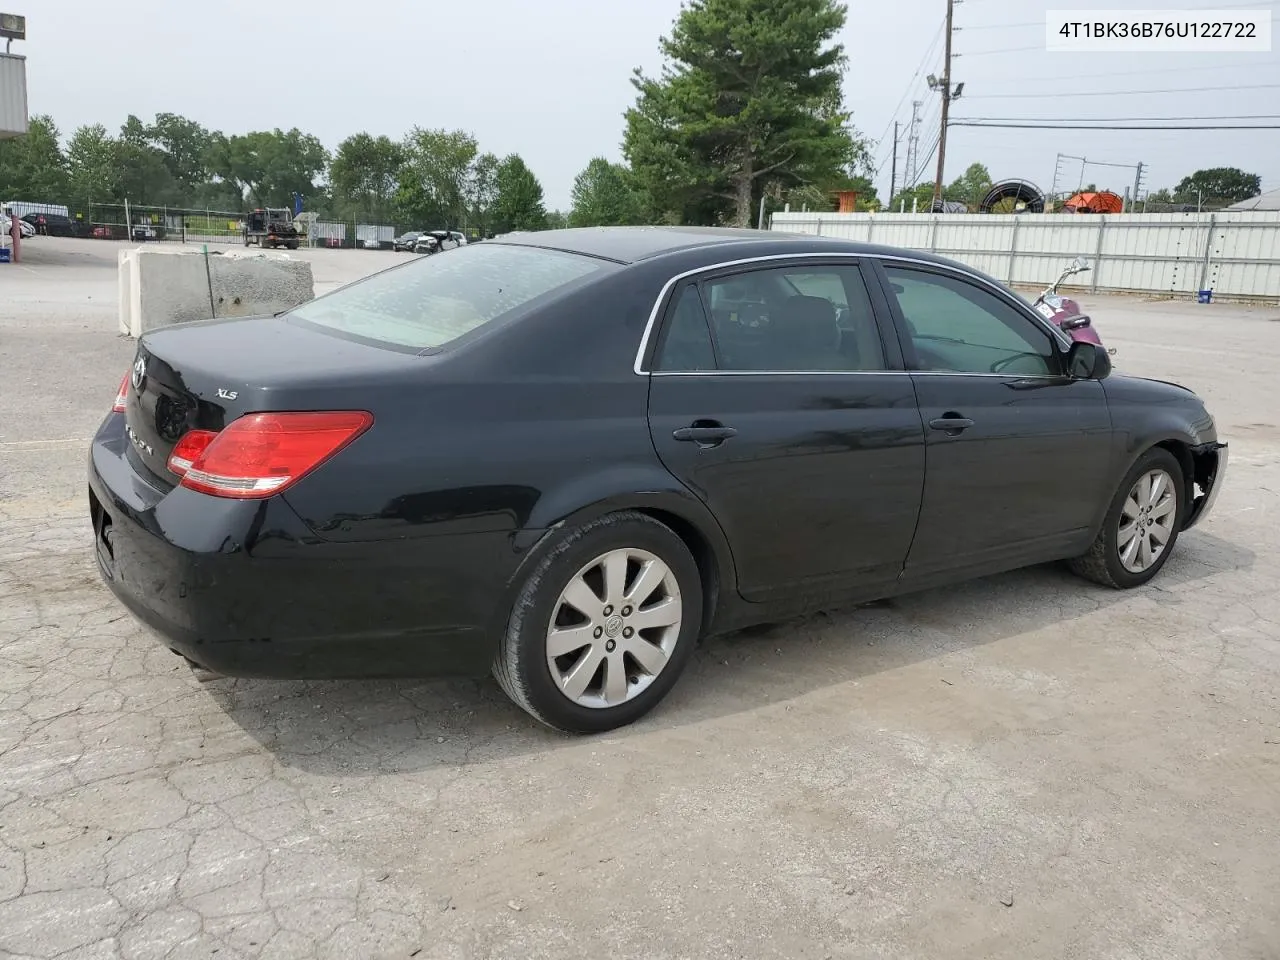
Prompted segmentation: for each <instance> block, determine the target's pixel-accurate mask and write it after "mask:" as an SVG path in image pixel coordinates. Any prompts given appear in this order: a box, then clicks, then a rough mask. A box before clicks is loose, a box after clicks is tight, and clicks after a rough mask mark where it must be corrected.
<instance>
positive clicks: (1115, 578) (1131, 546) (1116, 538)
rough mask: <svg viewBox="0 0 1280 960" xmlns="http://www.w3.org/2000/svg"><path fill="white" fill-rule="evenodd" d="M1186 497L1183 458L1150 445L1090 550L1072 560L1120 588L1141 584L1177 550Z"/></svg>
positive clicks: (1077, 568)
mask: <svg viewBox="0 0 1280 960" xmlns="http://www.w3.org/2000/svg"><path fill="white" fill-rule="evenodd" d="M1186 499H1187V495H1186V482H1185V478H1184V477H1183V473H1182V465H1181V464H1180V463H1179V462H1178V458H1177V457H1175V456H1174V455H1173V454H1172V453H1170V452H1169V451H1168V450H1165V449H1164V448H1162V447H1154V448H1152V449H1151V450H1148V451H1147V452H1146V453H1144V454H1143V455H1142V456H1141V457H1139V458H1138V462H1137V463H1135V464H1134V465H1133V467H1132V469H1130V470H1129V472H1128V473H1127V474H1126V475H1125V478H1124V480H1122V481H1121V482H1120V488H1119V489H1118V490H1117V491H1116V494H1115V496H1114V497H1113V498H1112V501H1111V506H1110V508H1109V509H1108V510H1107V516H1106V518H1105V519H1104V520H1103V521H1102V529H1101V530H1100V531H1098V536H1097V538H1096V539H1095V540H1094V541H1093V545H1092V546H1091V547H1090V548H1089V552H1088V553H1086V554H1084V555H1083V556H1081V557H1076V558H1075V559H1074V560H1071V561H1069V562H1068V566H1069V567H1070V568H1071V570H1072V572H1073V573H1076V574H1078V575H1079V576H1081V577H1084V578H1085V579H1086V580H1092V581H1093V582H1094V583H1100V584H1102V585H1103V586H1106V587H1113V588H1115V589H1117V590H1130V589H1132V588H1134V587H1140V586H1142V585H1143V584H1145V583H1147V582H1149V581H1150V580H1151V579H1152V578H1153V577H1155V575H1156V574H1157V573H1159V572H1160V570H1161V569H1162V568H1163V567H1164V565H1165V562H1166V561H1167V560H1168V559H1169V554H1171V553H1172V552H1173V547H1174V544H1176V543H1177V542H1178V533H1179V532H1180V531H1181V530H1182V521H1183V517H1184V516H1185V515H1186V508H1187V504H1186Z"/></svg>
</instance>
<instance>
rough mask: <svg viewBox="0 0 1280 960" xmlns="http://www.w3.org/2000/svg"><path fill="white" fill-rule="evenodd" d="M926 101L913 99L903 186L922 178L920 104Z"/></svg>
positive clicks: (912, 184)
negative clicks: (920, 168)
mask: <svg viewBox="0 0 1280 960" xmlns="http://www.w3.org/2000/svg"><path fill="white" fill-rule="evenodd" d="M923 102H924V101H922V100H912V101H911V129H910V130H909V131H908V133H907V167H906V169H905V170H904V171H903V172H902V187H903V189H904V190H905V189H910V188H911V187H914V186H915V185H916V181H917V180H919V179H920V170H919V167H920V106H921V104H922V103H923Z"/></svg>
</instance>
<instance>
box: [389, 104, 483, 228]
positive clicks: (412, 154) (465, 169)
mask: <svg viewBox="0 0 1280 960" xmlns="http://www.w3.org/2000/svg"><path fill="white" fill-rule="evenodd" d="M404 151H405V156H406V158H407V162H406V165H405V170H404V173H403V177H404V181H405V182H406V186H405V189H403V190H402V191H401V192H400V194H399V196H398V202H399V205H400V206H401V208H402V210H404V212H406V213H408V214H410V216H409V217H408V219H409V220H410V221H411V222H415V223H420V224H433V225H434V224H437V223H438V224H439V226H440V227H441V228H444V229H455V228H457V227H462V226H465V225H466V223H467V184H468V179H469V177H470V175H471V169H472V164H473V163H474V162H475V159H476V155H477V153H478V152H479V148H478V146H477V144H476V138H475V137H473V136H472V135H471V134H469V133H467V132H465V131H463V130H424V129H423V128H421V127H414V128H413V129H412V130H411V131H409V135H408V136H407V137H406V138H405V142H404Z"/></svg>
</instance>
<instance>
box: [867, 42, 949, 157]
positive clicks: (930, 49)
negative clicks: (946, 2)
mask: <svg viewBox="0 0 1280 960" xmlns="http://www.w3.org/2000/svg"><path fill="white" fill-rule="evenodd" d="M946 26H947V19H946V17H943V18H942V19H941V20H940V21H939V22H938V29H937V31H936V32H935V33H934V35H933V40H932V42H930V44H929V46H928V47H927V48H925V51H924V56H923V57H921V58H920V64H919V66H917V67H916V69H915V72H914V73H913V74H911V79H910V80H908V81H907V86H906V89H904V90H903V91H902V96H901V97H900V98H899V99H898V105H897V106H896V107H894V108H893V113H892V115H890V117H889V122H888V123H887V124H886V125H885V128H884V132H883V133H882V134H880V139H879V140H877V141H876V151H877V155H879V151H880V148H881V146H882V145H883V144H884V138H885V137H887V136H888V135H889V130H890V129H891V128H892V127H893V121H894V120H897V119H898V112H899V111H900V110H902V105H903V104H904V103H906V101H907V97H908V96H910V95H911V89H912V87H913V86H914V85H915V82H916V81H917V80H918V79H920V73H921V71H922V70H924V68H925V65H926V64H927V63H928V62H929V58H930V57H932V56H933V51H934V48H935V47H936V46H937V45H938V41H939V40H940V39H941V38H942V31H943V30H944V29H945V28H946ZM882 166H884V161H883V160H881V161H880V163H878V164H876V173H879V172H880V168H881V167H882Z"/></svg>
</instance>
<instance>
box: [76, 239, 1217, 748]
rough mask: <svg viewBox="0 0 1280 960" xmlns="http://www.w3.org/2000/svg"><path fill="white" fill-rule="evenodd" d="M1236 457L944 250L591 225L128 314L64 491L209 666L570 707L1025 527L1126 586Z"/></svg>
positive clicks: (579, 719)
mask: <svg viewBox="0 0 1280 960" xmlns="http://www.w3.org/2000/svg"><path fill="white" fill-rule="evenodd" d="M1226 463H1227V449H1226V445H1225V444H1223V443H1221V442H1219V440H1218V436H1217V432H1216V430H1215V427H1214V422H1213V418H1212V417H1211V416H1210V415H1209V414H1208V413H1207V412H1206V411H1205V407H1204V404H1203V403H1202V402H1201V401H1200V399H1199V398H1198V397H1197V396H1196V395H1195V394H1193V393H1191V392H1190V391H1189V390H1186V389H1184V388H1182V387H1179V386H1176V385H1173V384H1168V383H1162V382H1156V381H1152V380H1140V379H1136V378H1132V377H1125V376H1120V375H1112V374H1111V366H1110V360H1109V358H1108V356H1107V354H1106V352H1105V351H1104V350H1102V349H1101V348H1100V347H1098V346H1096V345H1095V344H1091V343H1074V344H1073V343H1071V342H1070V341H1069V340H1068V339H1067V338H1066V337H1065V336H1064V335H1063V334H1062V333H1061V332H1060V331H1059V330H1058V329H1057V328H1055V327H1054V326H1053V325H1052V324H1050V323H1048V322H1046V321H1045V320H1044V319H1043V318H1042V317H1040V316H1039V315H1038V314H1037V313H1036V312H1035V311H1033V310H1032V309H1031V308H1030V307H1029V306H1028V304H1027V303H1026V302H1025V301H1024V300H1022V299H1021V298H1019V297H1017V296H1016V295H1014V294H1012V293H1010V292H1009V291H1008V290H1006V289H1005V288H1004V287H1002V286H1001V285H1000V284H998V283H996V282H995V281H993V280H991V279H990V278H988V277H986V276H983V275H981V274H979V273H976V272H974V271H973V270H971V269H968V268H967V267H964V266H961V265H958V264H956V263H952V262H949V261H946V260H942V259H939V258H937V257H933V256H928V255H926V254H922V253H916V252H908V251H905V250H895V249H889V248H884V247H876V246H867V245H861V244H853V243H848V242H843V241H838V240H830V239H822V238H817V237H804V236H798V235H796V236H792V235H786V234H779V233H772V232H756V231H721V230H701V229H694V228H616V229H585V230H563V231H553V232H544V233H520V234H511V235H508V236H507V237H505V238H502V239H500V240H491V241H489V242H486V243H483V244H478V245H475V246H466V247H462V248H460V249H458V250H456V251H453V252H452V253H451V254H450V255H449V256H447V257H429V258H422V259H417V260H414V261H412V262H409V263H407V264H404V265H402V266H399V267H396V268H394V269H391V270H388V271H385V272H383V273H380V274H377V275H375V276H373V277H370V278H368V279H366V280H363V281H361V282H359V283H355V284H352V285H350V286H347V287H344V288H342V289H340V290H338V291H336V292H334V293H330V294H328V295H327V296H323V297H320V298H319V299H316V300H313V301H311V302H310V303H307V304H305V305H303V306H301V307H298V308H296V309H294V310H291V311H289V312H287V313H285V314H283V315H281V316H277V317H264V318H258V319H228V320H213V321H207V322H201V323H194V324H187V325H183V326H179V327H173V328H169V329H165V330H160V331H156V332H152V333H149V334H147V335H146V336H144V337H143V338H142V339H141V341H140V342H139V344H138V351H137V356H136V359H135V362H134V364H133V366H132V368H131V370H130V371H129V373H128V374H127V375H126V376H125V378H124V381H123V383H122V384H121V386H120V391H119V396H118V397H117V398H116V403H115V406H114V407H113V409H112V411H111V413H110V414H109V415H108V416H107V418H106V420H105V421H104V422H103V424H102V426H101V428H100V429H99V430H98V433H97V436H96V437H95V438H94V440H93V444H92V449H91V454H90V460H89V488H90V494H89V512H90V516H91V518H92V521H93V530H94V540H95V545H96V554H97V559H98V562H99V566H100V568H101V571H102V575H103V577H104V578H105V580H106V582H107V583H108V584H109V585H110V587H111V589H112V590H113V591H114V592H115V594H116V595H117V596H118V597H119V599H120V600H121V601H122V602H123V603H124V604H125V605H126V606H127V607H128V608H129V609H130V610H132V611H133V613H134V614H135V615H136V616H137V617H138V618H139V619H141V620H142V621H144V622H145V623H146V624H148V625H150V626H151V627H152V628H154V629H155V630H156V631H157V632H158V633H159V634H160V636H161V637H162V638H163V642H164V643H165V644H166V645H167V646H169V647H170V648H171V649H173V650H174V651H175V652H177V653H180V654H182V655H183V656H185V657H187V658H188V659H189V660H190V661H192V662H194V663H196V664H199V665H201V666H203V667H205V668H207V669H209V670H212V671H214V672H217V673H222V674H228V675H235V676H249V677H351V676H393V675H415V676H426V675H442V674H457V673H482V672H487V671H490V670H491V671H492V672H493V673H494V674H495V675H496V676H497V678H498V680H499V682H500V683H501V685H502V687H503V689H505V690H506V692H507V693H508V694H509V695H510V696H511V697H512V699H514V700H515V701H516V702H517V703H518V704H520V706H522V707H524V708H525V709H526V710H527V711H528V712H529V713H531V714H532V715H533V716H535V717H537V718H538V719H539V720H542V721H544V722H545V723H547V724H550V725H552V726H554V727H558V728H560V729H563V730H569V731H580V732H590V731H601V730H607V729H610V728H613V727H616V726H619V725H621V724H625V723H629V722H631V721H633V720H635V719H636V718H638V717H640V716H641V715H643V714H644V713H645V712H647V711H648V710H650V709H651V708H652V707H653V706H654V705H655V704H657V703H658V701H659V700H661V699H662V698H663V696H665V695H666V693H667V691H669V690H670V689H671V687H672V685H673V684H674V683H675V682H676V680H677V678H678V677H679V675H680V672H681V670H682V669H683V668H684V666H685V664H686V663H687V661H688V659H689V656H690V654H691V652H692V650H693V647H694V644H695V643H696V642H697V641H698V639H699V637H702V636H706V635H708V634H712V633H719V632H724V631H729V630H734V629H736V628H740V627H743V626H745V625H748V624H751V623H756V622H763V621H770V620H775V619H777V618H780V617H785V616H788V615H791V614H796V613H800V612H804V611H808V610H812V609H814V608H817V607H821V606H826V605H833V604H842V603H850V602H858V601H865V600H870V599H873V598H881V597H886V596H889V595H893V594H901V593H904V592H907V591H913V590H919V589H922V588H927V587H933V586H937V585H940V584H946V583H953V582H956V581H960V580H964V579H966V578H971V577H977V576H983V575H987V574H992V573H996V572H998V571H1003V570H1009V569H1012V568H1016V567H1021V566H1024V565H1029V564H1036V563H1042V562H1045V561H1054V560H1065V561H1068V562H1069V563H1070V565H1071V566H1072V568H1073V569H1075V570H1076V571H1077V572H1078V573H1080V574H1082V575H1083V576H1085V577H1087V578H1089V579H1091V580H1094V581H1097V582H1099V583H1102V584H1106V585H1108V586H1111V587H1120V588H1125V587H1137V586H1140V585H1141V584H1144V583H1146V582H1147V581H1148V580H1150V579H1151V578H1152V577H1153V576H1155V575H1156V573H1157V572H1158V571H1159V570H1160V568H1161V567H1162V566H1163V565H1164V563H1165V561H1166V560H1167V559H1168V557H1169V554H1170V552H1171V551H1172V549H1173V547H1174V544H1175V543H1176V542H1177V539H1178V536H1179V534H1180V533H1181V532H1182V531H1185V530H1187V529H1188V528H1190V527H1192V526H1193V525H1195V524H1196V523H1197V522H1199V521H1200V520H1201V519H1203V518H1204V516H1205V515H1206V514H1207V513H1208V512H1209V509H1210V507H1211V506H1212V503H1213V501H1214V499H1215V497H1216V496H1217V494H1218V491H1219V489H1220V488H1221V485H1222V478H1223V473H1224V470H1225V468H1226Z"/></svg>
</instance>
